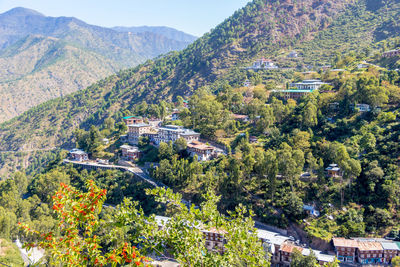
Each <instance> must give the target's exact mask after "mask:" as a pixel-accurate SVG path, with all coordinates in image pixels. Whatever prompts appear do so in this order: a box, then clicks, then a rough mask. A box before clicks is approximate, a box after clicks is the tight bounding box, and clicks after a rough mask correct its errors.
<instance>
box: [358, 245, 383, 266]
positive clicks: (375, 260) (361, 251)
mask: <svg viewBox="0 0 400 267" xmlns="http://www.w3.org/2000/svg"><path fill="white" fill-rule="evenodd" d="M357 259H358V262H359V263H361V264H380V263H384V251H383V247H382V245H381V243H379V242H376V241H365V242H364V241H359V242H358V247H357Z"/></svg>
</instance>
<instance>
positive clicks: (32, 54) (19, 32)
mask: <svg viewBox="0 0 400 267" xmlns="http://www.w3.org/2000/svg"><path fill="white" fill-rule="evenodd" d="M0 25H1V26H0V66H1V70H0V96H1V98H0V99H1V100H0V114H1V115H0V122H2V121H5V120H7V119H10V118H12V117H14V116H17V115H19V114H21V113H22V112H24V111H26V110H28V109H29V108H31V107H34V106H36V105H37V104H40V103H42V102H45V101H47V100H49V99H53V98H56V97H60V96H62V95H66V94H69V93H71V92H75V91H77V90H81V89H83V88H86V87H87V86H88V85H90V84H92V83H94V82H95V81H97V80H99V79H101V78H104V77H106V76H109V75H111V74H113V73H115V72H116V71H118V70H120V69H122V68H127V67H133V66H136V65H137V64H139V63H143V62H144V61H145V60H147V59H150V58H154V57H157V56H158V55H160V54H164V53H167V52H169V51H173V50H181V49H183V48H185V47H186V46H187V45H188V44H189V43H191V42H192V41H193V40H194V38H192V39H190V40H189V41H186V40H182V39H185V38H183V37H182V36H184V35H185V34H184V33H181V32H178V31H175V32H176V33H180V34H181V35H182V36H177V37H178V39H174V38H173V37H172V38H170V37H171V32H173V31H174V30H173V29H169V28H168V29H166V30H165V31H166V34H165V35H164V34H163V28H157V30H156V32H157V33H153V32H151V30H149V31H146V32H137V33H129V32H119V31H115V30H112V29H108V28H102V27H98V26H93V25H89V24H86V23H85V22H83V21H80V20H78V19H75V18H67V17H59V18H53V17H46V16H44V15H42V14H40V13H38V12H36V11H33V10H29V9H24V8H15V9H12V10H10V11H8V12H6V13H3V14H0ZM150 29H151V27H150ZM188 36H190V35H186V39H188Z"/></svg>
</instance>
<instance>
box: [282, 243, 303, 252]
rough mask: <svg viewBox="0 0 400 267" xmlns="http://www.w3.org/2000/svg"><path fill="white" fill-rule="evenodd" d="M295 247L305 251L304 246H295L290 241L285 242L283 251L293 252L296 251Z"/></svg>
mask: <svg viewBox="0 0 400 267" xmlns="http://www.w3.org/2000/svg"><path fill="white" fill-rule="evenodd" d="M294 249H297V250H298V251H300V252H302V251H303V248H301V247H297V246H295V245H292V244H288V243H284V244H283V245H282V246H281V251H283V252H287V253H292V252H293V251H294Z"/></svg>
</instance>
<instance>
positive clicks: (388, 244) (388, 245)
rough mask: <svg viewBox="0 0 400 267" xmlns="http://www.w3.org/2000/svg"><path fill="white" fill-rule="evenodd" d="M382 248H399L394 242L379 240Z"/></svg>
mask: <svg viewBox="0 0 400 267" xmlns="http://www.w3.org/2000/svg"><path fill="white" fill-rule="evenodd" d="M381 245H382V247H383V249H384V250H389V249H390V250H400V248H399V247H398V246H397V244H396V243H395V242H381Z"/></svg>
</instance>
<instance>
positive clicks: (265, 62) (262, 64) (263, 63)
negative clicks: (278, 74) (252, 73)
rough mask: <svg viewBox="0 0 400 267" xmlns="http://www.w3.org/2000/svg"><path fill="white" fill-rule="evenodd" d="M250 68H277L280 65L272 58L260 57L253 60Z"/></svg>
mask: <svg viewBox="0 0 400 267" xmlns="http://www.w3.org/2000/svg"><path fill="white" fill-rule="evenodd" d="M249 68H250V69H277V68H278V66H276V65H275V63H274V62H273V61H272V60H270V59H265V58H260V59H257V60H256V61H254V62H253V65H252V66H251V67H249Z"/></svg>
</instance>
